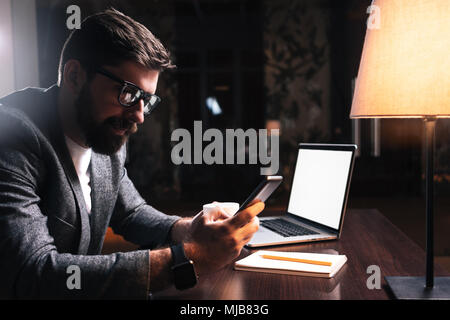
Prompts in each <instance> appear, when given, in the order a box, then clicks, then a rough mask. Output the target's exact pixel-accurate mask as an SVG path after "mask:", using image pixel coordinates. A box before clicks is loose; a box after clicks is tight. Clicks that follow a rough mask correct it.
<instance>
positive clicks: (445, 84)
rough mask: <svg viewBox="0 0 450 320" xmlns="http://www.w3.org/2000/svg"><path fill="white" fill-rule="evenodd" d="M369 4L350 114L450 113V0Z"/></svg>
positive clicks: (385, 0)
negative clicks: (369, 12) (370, 7)
mask: <svg viewBox="0 0 450 320" xmlns="http://www.w3.org/2000/svg"><path fill="white" fill-rule="evenodd" d="M372 9H373V10H372V14H373V16H372V15H368V17H369V19H371V20H370V24H369V23H368V28H367V31H366V38H365V41H364V48H363V52H362V57H361V64H360V66H359V72H358V78H357V80H356V84H355V91H354V95H353V102H352V109H351V113H350V117H351V118H378V117H380V118H397V117H398V118H410V117H450V0H379V1H377V0H375V1H373V3H372ZM376 10H378V12H376ZM377 13H378V16H376V14H377ZM377 18H379V20H378V21H374V20H373V19H377Z"/></svg>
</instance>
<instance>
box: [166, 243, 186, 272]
mask: <svg viewBox="0 0 450 320" xmlns="http://www.w3.org/2000/svg"><path fill="white" fill-rule="evenodd" d="M170 250H171V251H172V259H173V266H174V267H175V266H177V265H179V264H182V263H185V262H188V261H189V259H188V258H187V257H186V253H185V252H184V247H183V244H182V243H179V244H176V245H174V246H171V247H170Z"/></svg>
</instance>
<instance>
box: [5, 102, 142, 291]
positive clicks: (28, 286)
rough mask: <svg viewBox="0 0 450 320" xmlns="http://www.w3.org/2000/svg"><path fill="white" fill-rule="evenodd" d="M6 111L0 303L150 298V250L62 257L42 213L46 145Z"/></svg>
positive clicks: (29, 126)
mask: <svg viewBox="0 0 450 320" xmlns="http://www.w3.org/2000/svg"><path fill="white" fill-rule="evenodd" d="M3 111H4V110H2V106H1V105H0V298H3V299H5V298H6V299H11V298H26V299H30V298H31V299H36V298H44V299H70V298H74V299H86V298H87V299H91V298H94V299H98V298H109V299H146V298H148V293H149V288H148V285H149V280H150V279H149V275H150V262H149V252H148V250H139V251H133V252H126V253H115V254H110V255H96V256H86V255H75V254H69V253H60V252H58V248H57V247H56V246H55V243H54V239H53V237H52V236H51V235H50V233H49V230H48V227H47V216H46V215H45V212H41V209H40V207H39V203H40V198H39V196H38V195H39V192H38V188H39V184H40V182H39V179H40V177H41V176H42V172H43V170H45V168H43V167H42V161H41V160H40V159H41V157H42V154H41V146H40V141H41V142H42V141H44V140H43V138H41V137H39V132H38V131H36V130H33V128H32V125H30V124H29V125H26V122H24V121H20V119H18V118H17V117H11V116H8V113H6V114H5V112H3ZM24 123H25V124H24Z"/></svg>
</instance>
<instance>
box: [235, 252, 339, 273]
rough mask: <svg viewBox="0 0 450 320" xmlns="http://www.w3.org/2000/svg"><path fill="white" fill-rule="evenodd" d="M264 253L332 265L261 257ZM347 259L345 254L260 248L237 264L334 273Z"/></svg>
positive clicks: (239, 265) (248, 266)
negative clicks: (326, 264) (325, 263)
mask: <svg viewBox="0 0 450 320" xmlns="http://www.w3.org/2000/svg"><path fill="white" fill-rule="evenodd" d="M262 255H272V256H281V257H289V258H297V259H308V260H316V261H325V262H331V266H321V265H315V264H309V263H302V262H292V261H281V260H272V259H265V258H263V257H261V256H262ZM346 260H347V258H346V256H345V255H330V254H321V253H304V252H280V251H265V250H260V251H257V252H255V253H253V254H251V255H250V256H248V257H246V258H244V259H242V260H239V261H237V262H236V264H235V265H236V266H237V267H247V268H262V269H277V270H291V271H299V272H311V273H323V274H332V273H333V271H334V270H335V269H336V268H339V267H340V266H342V264H343V263H345V261H346Z"/></svg>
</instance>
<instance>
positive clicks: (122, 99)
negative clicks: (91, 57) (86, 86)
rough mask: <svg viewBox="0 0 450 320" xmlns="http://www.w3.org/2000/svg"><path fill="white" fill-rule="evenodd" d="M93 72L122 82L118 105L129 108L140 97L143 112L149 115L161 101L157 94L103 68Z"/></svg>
mask: <svg viewBox="0 0 450 320" xmlns="http://www.w3.org/2000/svg"><path fill="white" fill-rule="evenodd" d="M95 72H96V73H99V74H101V75H103V76H105V77H107V78H109V79H111V80H113V81H116V82H118V83H120V84H122V88H121V89H120V93H119V96H118V98H117V99H118V100H119V103H120V105H121V106H122V107H124V108H130V107H132V106H134V105H136V104H137V103H138V102H139V100H141V99H142V100H143V101H144V114H145V115H149V114H150V113H151V112H152V111H153V110H154V109H155V108H156V106H157V105H158V104H159V103H160V102H161V98H160V97H158V96H157V95H155V94H151V93H148V92H145V91H144V90H142V89H141V88H139V87H138V86H137V85H135V84H134V83H131V82H128V81H125V80H122V79H120V78H118V77H116V76H115V75H113V74H112V73H110V72H108V71H106V70H104V69H101V68H99V69H96V71H95Z"/></svg>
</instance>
